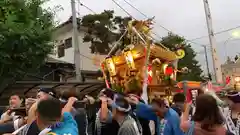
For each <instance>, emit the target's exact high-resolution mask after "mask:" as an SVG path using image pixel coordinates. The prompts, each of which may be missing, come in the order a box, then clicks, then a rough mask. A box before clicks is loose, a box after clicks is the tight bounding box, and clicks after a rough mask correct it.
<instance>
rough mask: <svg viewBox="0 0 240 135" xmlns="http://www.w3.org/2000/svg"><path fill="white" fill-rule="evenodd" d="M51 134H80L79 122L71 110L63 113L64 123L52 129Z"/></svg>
mask: <svg viewBox="0 0 240 135" xmlns="http://www.w3.org/2000/svg"><path fill="white" fill-rule="evenodd" d="M48 134H49V135H51V134H56V135H78V128H77V123H76V121H75V120H74V119H73V116H72V115H71V113H69V112H65V113H63V121H62V125H61V126H60V127H58V128H56V129H53V130H51V132H50V133H48Z"/></svg>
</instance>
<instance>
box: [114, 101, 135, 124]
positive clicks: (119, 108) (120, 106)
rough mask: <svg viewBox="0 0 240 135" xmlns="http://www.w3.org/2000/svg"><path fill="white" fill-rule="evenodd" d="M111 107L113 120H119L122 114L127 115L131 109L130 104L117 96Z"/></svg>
mask: <svg viewBox="0 0 240 135" xmlns="http://www.w3.org/2000/svg"><path fill="white" fill-rule="evenodd" d="M111 107H112V115H113V118H114V119H115V120H119V119H121V118H123V117H124V116H127V115H128V114H129V111H130V110H131V106H130V105H129V103H128V102H127V100H125V99H124V98H123V97H117V98H116V99H115V102H114V103H113V104H112V105H111Z"/></svg>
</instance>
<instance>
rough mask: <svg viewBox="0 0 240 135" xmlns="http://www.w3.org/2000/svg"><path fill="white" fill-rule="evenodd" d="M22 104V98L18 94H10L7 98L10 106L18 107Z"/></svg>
mask: <svg viewBox="0 0 240 135" xmlns="http://www.w3.org/2000/svg"><path fill="white" fill-rule="evenodd" d="M21 104H22V98H21V97H20V96H19V95H12V96H10V98H9V106H10V108H18V107H20V106H21Z"/></svg>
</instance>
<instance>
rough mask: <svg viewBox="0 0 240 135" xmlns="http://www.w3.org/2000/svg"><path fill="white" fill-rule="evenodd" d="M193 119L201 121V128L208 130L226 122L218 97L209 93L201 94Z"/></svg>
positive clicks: (197, 99)
mask: <svg viewBox="0 0 240 135" xmlns="http://www.w3.org/2000/svg"><path fill="white" fill-rule="evenodd" d="M193 120H194V121H196V122H200V123H201V128H202V129H204V130H207V131H211V130H212V128H213V127H214V126H215V125H222V124H224V119H223V116H222V115H221V114H220V110H219V108H218V105H217V101H216V99H215V98H214V97H213V96H211V95H208V94H201V95H199V96H198V97H197V98H196V111H195V113H194V115H193Z"/></svg>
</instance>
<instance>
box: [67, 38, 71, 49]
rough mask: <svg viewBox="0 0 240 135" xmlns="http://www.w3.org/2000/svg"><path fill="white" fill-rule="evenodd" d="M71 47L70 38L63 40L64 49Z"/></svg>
mask: <svg viewBox="0 0 240 135" xmlns="http://www.w3.org/2000/svg"><path fill="white" fill-rule="evenodd" d="M71 47H72V37H70V38H68V39H66V40H65V49H68V48H71Z"/></svg>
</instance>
